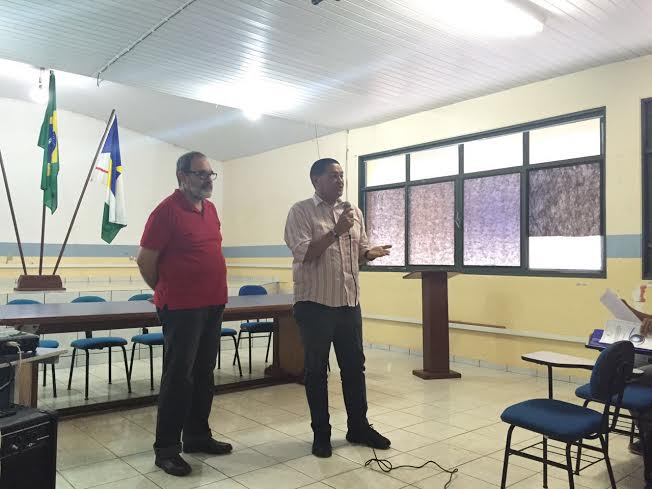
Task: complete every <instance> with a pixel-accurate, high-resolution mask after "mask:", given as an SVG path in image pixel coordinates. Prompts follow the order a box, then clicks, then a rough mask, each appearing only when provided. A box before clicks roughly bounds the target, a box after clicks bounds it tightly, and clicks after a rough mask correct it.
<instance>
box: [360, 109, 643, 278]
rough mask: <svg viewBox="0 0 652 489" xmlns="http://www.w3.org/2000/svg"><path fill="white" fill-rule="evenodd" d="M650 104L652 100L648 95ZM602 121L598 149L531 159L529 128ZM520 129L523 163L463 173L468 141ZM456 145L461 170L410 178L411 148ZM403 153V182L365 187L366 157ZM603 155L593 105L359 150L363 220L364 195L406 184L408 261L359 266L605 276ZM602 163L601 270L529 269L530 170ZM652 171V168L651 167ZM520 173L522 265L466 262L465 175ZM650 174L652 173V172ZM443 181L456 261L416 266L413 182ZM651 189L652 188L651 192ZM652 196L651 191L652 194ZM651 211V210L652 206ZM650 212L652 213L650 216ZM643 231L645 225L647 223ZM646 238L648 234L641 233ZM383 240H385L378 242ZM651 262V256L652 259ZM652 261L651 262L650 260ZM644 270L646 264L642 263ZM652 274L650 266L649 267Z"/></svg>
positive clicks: (599, 114)
mask: <svg viewBox="0 0 652 489" xmlns="http://www.w3.org/2000/svg"><path fill="white" fill-rule="evenodd" d="M647 100H648V101H650V102H651V103H652V99H647ZM595 118H598V119H599V120H600V154H599V155H592V156H584V157H578V158H569V159H564V160H556V161H547V162H542V163H536V164H532V165H531V164H530V162H529V156H530V146H529V135H530V134H529V133H530V131H532V130H534V129H540V128H543V127H548V126H555V125H560V124H566V123H572V122H579V121H582V120H586V119H595ZM515 132H522V133H523V162H522V165H520V166H515V167H509V168H500V169H496V170H486V171H481V172H473V173H468V174H464V143H465V142H470V141H473V140H476V139H484V138H489V137H495V136H502V135H506V134H510V133H515ZM450 145H457V146H458V163H459V168H458V174H457V175H448V176H444V177H436V178H429V179H423V180H415V181H410V153H413V152H416V151H422V150H429V149H434V148H437V147H443V146H450ZM650 146H651V148H650V151H649V156H650V158H651V162H652V137H651V141H650ZM401 154H403V155H405V165H406V168H405V176H406V178H405V181H404V182H400V183H393V184H387V185H378V186H371V187H367V186H366V162H367V161H370V160H374V159H380V158H386V157H388V156H397V155H401ZM643 157H644V158H645V148H643ZM605 160H606V108H605V107H599V108H595V109H590V110H585V111H580V112H574V113H571V114H565V115H561V116H556V117H550V118H546V119H541V120H537V121H534V122H528V123H524V124H517V125H513V126H508V127H503V128H499V129H494V130H489V131H482V132H478V133H473V134H467V135H463V136H459V137H453V138H447V139H442V140H439V141H433V142H428V143H423V144H418V145H414V146H406V147H402V148H397V149H392V150H389V151H382V152H378V153H371V154H367V155H360V156H359V157H358V202H359V207H360V209H362V211H363V214H364V216H365V224H368V223H367V218H366V215H367V212H366V210H367V209H366V194H367V193H368V192H373V191H377V190H387V189H392V188H404V189H405V192H404V193H405V216H404V226H405V249H404V250H402V251H403V253H404V256H405V265H400V266H396V265H392V266H379V265H378V266H376V265H364V266H363V267H362V268H361V269H362V270H363V271H370V272H405V273H411V272H416V271H445V272H458V273H464V274H477V275H508V276H533V277H576V278H606V276H607V239H606V225H605V222H606V193H605V187H606V185H605V182H606V175H605V167H606V164H605ZM595 163H598V164H599V165H600V197H601V198H600V236H601V239H602V250H601V255H602V257H601V266H602V268H601V270H572V269H569V270H550V269H546V270H540V269H530V268H529V263H528V261H529V240H528V238H529V207H528V206H529V201H528V199H529V178H528V175H529V172H530V171H533V170H540V169H548V168H558V167H566V166H576V165H581V164H595ZM651 172H652V168H651ZM513 173H518V174H520V182H521V186H520V187H521V189H520V191H521V202H520V219H521V220H520V239H521V243H520V244H521V250H520V253H521V264H520V266H518V267H508V266H471V265H464V264H463V257H464V248H463V246H464V234H463V233H464V182H465V181H466V180H467V179H474V178H482V177H489V176H495V175H505V174H513ZM651 176H652V174H651ZM445 181H453V182H454V186H455V194H454V195H455V197H454V198H455V205H454V208H455V220H456V221H457V222H458V223H459V225H456V226H455V234H454V239H455V243H454V249H455V265H412V264H409V246H410V228H409V215H410V206H409V195H410V192H409V190H410V187H413V186H419V185H427V184H432V183H440V182H445ZM651 193H652V192H651ZM651 197H652V196H651ZM651 212H652V210H651ZM651 217H652V215H651ZM644 230H645V227H644ZM643 239H644V243H645V239H646V237H644V238H643ZM377 244H385V243H377ZM651 261H652V260H651ZM651 265H652V263H651ZM644 270H645V268H644ZM650 276H652V270H650Z"/></svg>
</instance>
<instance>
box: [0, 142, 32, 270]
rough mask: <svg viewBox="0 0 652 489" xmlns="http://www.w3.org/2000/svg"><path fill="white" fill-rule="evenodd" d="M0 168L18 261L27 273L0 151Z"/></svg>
mask: <svg viewBox="0 0 652 489" xmlns="http://www.w3.org/2000/svg"><path fill="white" fill-rule="evenodd" d="M0 169H2V178H3V179H4V182H5V190H6V192H7V201H8V202H9V210H10V212H11V220H12V221H13V223H14V231H15V233H16V243H18V252H19V253H20V261H21V263H22V264H23V272H24V273H25V275H27V267H26V266H25V255H24V254H23V245H22V243H21V242H20V234H18V224H17V223H16V214H15V212H14V204H13V202H12V200H11V193H10V192H9V181H8V180H7V173H6V172H5V163H4V161H3V160H2V152H0Z"/></svg>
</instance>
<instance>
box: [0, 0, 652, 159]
mask: <svg viewBox="0 0 652 489" xmlns="http://www.w3.org/2000/svg"><path fill="white" fill-rule="evenodd" d="M446 1H451V0H341V1H334V0H323V2H322V3H321V4H320V5H318V6H313V5H312V4H311V2H310V0H138V1H134V0H102V1H99V0H97V1H91V0H58V1H52V0H5V1H3V2H0V58H7V59H12V60H16V61H22V62H26V63H30V64H33V65H36V66H45V67H52V68H55V69H59V70H65V71H69V72H72V73H79V74H84V75H88V76H93V75H95V74H96V73H97V72H98V71H99V70H100V69H101V68H102V67H104V66H106V65H107V63H109V62H110V61H111V60H113V59H115V58H116V56H118V55H120V54H121V53H123V52H124V51H125V50H126V49H128V48H129V47H130V46H133V45H134V43H136V42H137V41H138V40H139V39H140V38H142V37H144V36H147V34H148V33H150V32H151V31H152V29H153V28H155V27H156V26H158V25H159V24H161V23H162V21H164V20H165V19H166V18H167V17H169V16H170V15H174V16H173V17H172V18H171V19H170V20H169V21H168V22H166V23H163V24H162V25H160V27H159V28H158V29H157V30H155V31H154V32H153V33H151V35H149V36H147V37H146V38H145V39H144V40H143V41H142V42H140V43H138V44H137V45H136V46H135V47H134V48H133V49H132V50H131V51H129V52H128V53H126V54H125V55H124V56H122V57H120V59H118V60H117V62H115V63H114V64H111V65H110V66H109V67H108V69H107V70H106V71H104V72H103V73H102V75H101V76H102V79H104V80H109V81H113V82H118V83H122V84H125V85H129V86H132V87H137V88H141V89H145V90H143V91H133V92H129V93H128V94H127V89H119V88H117V87H115V86H114V87H113V88H111V89H110V90H116V92H115V96H116V97H118V96H122V91H121V90H124V96H125V97H126V98H127V99H129V100H130V102H127V103H130V104H131V103H133V104H134V106H133V107H131V110H132V112H134V113H133V114H131V113H130V115H129V119H130V120H133V121H134V122H133V124H132V123H131V122H130V126H131V127H132V128H133V129H136V130H141V131H142V130H143V128H147V127H152V128H153V129H152V130H151V131H147V130H145V131H143V132H146V133H148V134H149V133H152V132H153V133H161V134H163V135H164V136H165V137H162V138H163V139H166V138H168V137H170V138H172V139H170V140H171V141H176V143H177V144H181V145H183V146H186V147H202V148H203V147H205V145H203V144H199V143H203V142H205V140H208V141H209V142H210V140H215V139H219V140H220V141H221V142H223V144H224V145H226V146H227V147H229V149H228V150H226V151H225V152H224V155H221V156H217V155H216V154H215V152H213V154H212V155H213V156H214V157H219V158H220V159H228V158H230V157H233V156H234V155H236V156H240V155H243V154H251V153H255V152H259V151H260V149H259V146H265V144H267V142H269V144H270V145H272V147H273V146H282V145H284V144H289V143H290V142H296V141H299V140H306V139H309V138H310V137H311V135H314V124H315V123H317V124H318V125H319V126H322V127H331V128H353V127H359V126H362V125H366V124H370V123H375V122H379V121H383V120H388V119H391V118H394V117H397V116H400V115H405V114H409V113H414V112H417V111H421V110H425V109H428V108H433V107H438V106H443V105H447V104H450V103H454V102H458V101H461V100H466V99H469V98H473V97H476V96H480V95H484V94H488V93H493V92H496V91H499V90H503V89H507V88H510V87H514V86H518V85H522V84H525V83H529V82H533V81H537V80H543V79H547V78H551V77H555V76H559V75H562V74H566V73H571V72H575V71H579V70H582V69H586V68H590V67H593V66H598V65H601V64H606V63H610V62H614V61H619V60H624V59H628V58H633V57H636V56H641V55H645V54H650V53H652V29H650V19H651V18H652V1H651V0H533V3H535V4H537V5H538V6H539V7H540V8H541V9H542V11H545V13H546V17H547V18H546V23H545V28H544V30H543V32H542V33H540V34H538V35H535V36H531V37H526V38H518V39H489V38H481V37H478V36H476V37H470V36H468V35H466V34H463V33H462V32H461V31H459V30H458V31H455V30H454V29H451V28H450V26H447V25H445V24H443V23H442V21H441V20H440V19H437V18H435V17H433V16H432V15H427V14H426V13H425V11H424V10H423V5H424V2H433V3H434V2H446ZM452 1H459V0H452ZM476 1H477V0H476ZM479 1H488V0H479ZM519 1H522V0H519ZM184 5H185V6H186V8H184V9H182V10H181V11H180V12H178V13H177V14H175V12H177V11H179V9H180V8H181V7H183V6H184ZM430 5H432V4H430ZM468 15H469V16H472V15H474V12H473V9H470V10H469V13H468ZM487 21H488V22H489V21H490V20H489V19H488V20H487ZM252 80H255V83H254V82H252ZM261 84H262V85H261ZM256 86H264V87H267V88H268V89H270V90H272V95H269V94H264V93H262V92H261V89H258V90H257V89H256V88H251V87H256ZM242 87H250V91H249V92H246V91H245V93H244V95H243V94H242V93H237V92H234V89H238V88H242ZM151 91H156V92H160V93H162V94H168V95H175V96H179V97H186V98H187V99H194V100H197V101H203V102H211V103H212V104H215V103H219V104H220V105H231V106H237V107H241V106H243V104H246V103H247V101H255V102H256V103H260V104H267V105H265V108H264V110H262V111H263V112H265V113H268V114H272V115H275V116H279V117H283V118H287V119H291V120H295V121H303V122H304V124H301V123H289V122H287V121H282V120H278V119H268V118H263V120H261V121H260V122H258V123H256V124H253V123H249V122H245V120H244V119H243V118H242V117H241V116H240V115H239V112H233V111H231V110H227V109H221V110H218V111H215V109H214V105H211V104H209V103H206V104H200V103H199V102H197V103H193V102H191V101H188V100H180V99H175V98H172V97H167V96H164V95H159V94H156V93H152V92H151ZM118 92H120V93H118ZM287 94H291V95H293V96H294V102H295V103H294V104H285V103H283V102H284V101H285V99H284V98H285V96H286V95H287ZM0 95H1V92H0ZM243 96H244V97H245V98H244V99H243V98H242V97H243ZM158 97H162V98H158ZM71 98H74V97H71ZM145 99H147V100H145ZM114 100H119V99H114ZM114 100H109V101H106V100H104V101H99V100H98V101H97V103H96V104H95V105H96V106H97V111H98V112H101V116H102V117H104V114H105V112H106V109H107V108H108V107H109V105H111V104H112V103H113V102H114ZM149 103H151V104H154V105H142V104H149ZM252 103H253V102H252ZM70 104H71V106H70V108H71V109H72V110H77V109H75V108H73V107H72V105H76V106H77V108H78V109H79V108H81V109H82V110H78V111H81V112H84V110H83V109H84V107H85V106H86V105H87V102H86V101H85V100H78V101H76V102H73V101H71V102H70ZM139 104H141V105H140V108H147V109H148V110H146V111H145V110H141V111H140V112H146V113H140V114H137V113H136V112H138V111H137V110H135V107H139ZM102 105H104V106H102ZM114 105H115V104H114ZM152 107H156V110H154V111H152V110H150V109H151V108H152ZM116 108H118V109H119V111H121V112H122V119H123V120H124V119H125V116H124V109H120V108H119V107H116ZM100 109H101V110H100ZM168 114H172V115H174V117H168ZM177 116H178V117H177ZM238 118H239V119H240V120H237V119H238ZM175 121H178V122H179V123H178V125H175ZM197 127H199V128H200V129H201V130H203V133H202V135H200V136H197V137H198V138H199V139H197V140H196V141H197V144H190V145H189V144H185V143H180V142H179V141H181V140H182V138H184V137H191V136H189V135H188V133H186V131H192V130H193V129H196V128H197ZM174 138H176V139H174ZM202 138H203V139H202ZM230 146H233V147H230ZM265 149H270V148H269V147H267V146H265ZM220 151H221V150H220V149H217V153H219V152H220Z"/></svg>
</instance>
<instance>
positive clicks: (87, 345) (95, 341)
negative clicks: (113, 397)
mask: <svg viewBox="0 0 652 489" xmlns="http://www.w3.org/2000/svg"><path fill="white" fill-rule="evenodd" d="M71 302H73V303H80V302H106V301H105V300H104V299H103V298H102V297H98V296H95V295H85V296H81V297H77V298H76V299H73V300H72V301H71ZM85 335H86V338H82V339H78V340H75V341H72V342H71V343H70V346H71V347H72V349H73V350H72V360H71V362H70V375H69V377H68V390H70V386H71V385H72V372H73V370H74V367H75V356H76V354H77V350H82V351H84V353H86V384H85V390H84V399H86V400H88V367H89V364H90V355H89V351H90V350H103V349H104V348H108V349H109V384H111V348H122V356H123V358H124V362H125V374H126V376H127V389H128V391H129V393H131V380H130V378H129V365H128V364H127V350H125V345H126V344H127V340H125V339H124V338H120V337H117V336H102V337H97V338H93V333H92V332H91V331H85Z"/></svg>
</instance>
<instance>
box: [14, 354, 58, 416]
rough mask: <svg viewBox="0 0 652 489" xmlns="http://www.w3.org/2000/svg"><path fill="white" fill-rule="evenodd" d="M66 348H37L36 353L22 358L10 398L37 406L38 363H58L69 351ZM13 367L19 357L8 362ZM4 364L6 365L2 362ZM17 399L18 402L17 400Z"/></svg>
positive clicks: (24, 404)
mask: <svg viewBox="0 0 652 489" xmlns="http://www.w3.org/2000/svg"><path fill="white" fill-rule="evenodd" d="M67 352H68V350H66V349H64V348H37V349H36V355H32V356H29V357H26V358H23V359H22V364H21V366H20V372H17V379H14V390H13V392H12V393H11V394H13V395H11V394H10V396H9V397H10V399H11V400H12V402H15V403H16V404H21V405H23V406H30V407H36V405H37V401H38V365H39V363H43V362H47V363H56V362H57V361H58V359H59V357H60V356H61V355H63V354H64V353H67ZM8 363H9V364H10V365H11V366H12V367H16V366H17V365H18V359H16V360H12V361H10V362H8ZM2 365H3V366H4V365H6V364H5V363H2ZM16 401H17V402H16Z"/></svg>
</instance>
